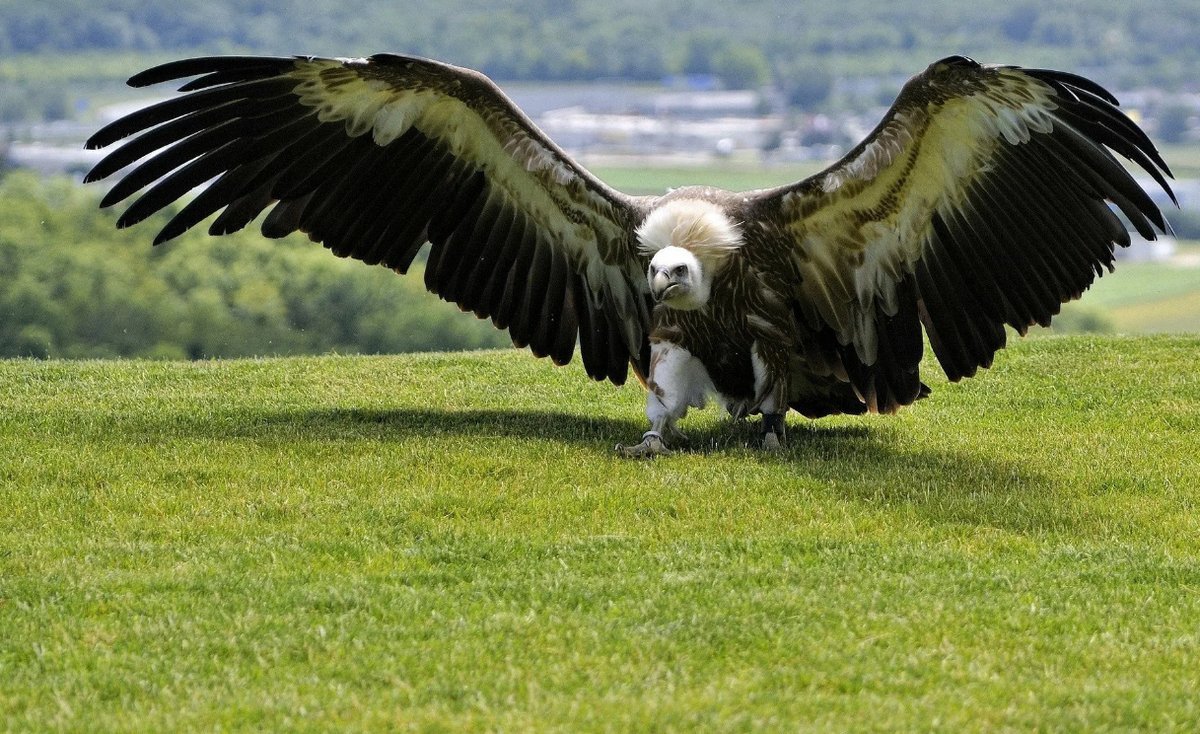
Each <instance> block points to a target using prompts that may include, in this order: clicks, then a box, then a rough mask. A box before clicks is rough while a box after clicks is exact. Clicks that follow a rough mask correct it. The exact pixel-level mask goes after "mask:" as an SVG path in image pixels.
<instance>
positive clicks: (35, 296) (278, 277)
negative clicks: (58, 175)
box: [0, 172, 509, 359]
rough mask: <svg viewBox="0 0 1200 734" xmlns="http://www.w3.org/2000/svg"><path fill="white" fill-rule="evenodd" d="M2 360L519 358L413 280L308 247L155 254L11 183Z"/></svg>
mask: <svg viewBox="0 0 1200 734" xmlns="http://www.w3.org/2000/svg"><path fill="white" fill-rule="evenodd" d="M0 202H2V203H3V216H2V217H0V274H2V277H0V357H17V356H21V357H67V358H82V357H117V356H121V357H152V358H170V359H183V358H190V359H196V358H207V357H239V356H255V355H288V354H320V353H327V352H331V351H336V352H343V353H392V352H405V351H425V350H457V349H472V348H484V347H496V346H503V345H507V344H509V341H508V338H507V335H506V334H505V333H503V332H500V331H498V330H496V329H494V328H493V327H492V326H491V324H490V323H489V322H486V321H480V320H478V319H476V318H475V317H474V316H473V315H469V314H463V313H459V312H458V309H457V308H456V307H455V306H453V305H452V304H448V303H444V302H442V301H440V300H438V299H437V298H436V297H435V296H433V295H432V294H429V293H427V292H425V290H424V286H423V284H422V279H421V272H420V269H419V268H417V267H414V269H413V271H412V272H410V273H409V274H408V275H407V276H405V277H399V276H397V275H396V274H395V273H393V272H391V271H390V270H387V269H385V268H381V267H369V266H367V265H364V264H362V263H360V262H357V261H352V260H343V259H340V258H337V257H334V256H332V255H331V254H329V253H328V252H327V251H325V249H324V248H323V247H321V246H319V245H316V244H313V243H312V242H309V241H308V240H307V239H305V238H302V237H293V238H289V239H286V240H281V241H270V240H265V239H263V238H262V236H261V235H259V234H258V232H257V231H256V230H253V229H250V230H248V231H244V232H239V233H236V234H234V235H230V236H227V237H220V238H211V237H207V236H206V235H205V234H204V233H203V232H189V233H187V234H186V235H184V236H183V237H181V238H180V239H179V240H176V241H172V242H171V243H169V244H166V245H163V246H161V247H157V248H152V247H150V245H149V242H150V240H151V238H152V235H153V232H154V231H157V228H158V227H160V226H162V224H164V223H165V218H164V217H165V216H166V214H164V215H160V216H159V217H157V218H156V219H154V220H152V221H151V222H148V223H146V224H145V225H141V226H139V227H137V228H135V229H133V230H132V231H126V232H122V231H119V230H117V229H116V228H115V215H114V214H112V213H110V212H102V211H100V210H99V209H98V208H97V198H96V196H95V192H94V191H91V190H84V189H82V188H81V187H80V186H78V185H77V184H75V183H74V182H72V181H70V180H68V179H58V180H53V181H44V180H41V179H39V178H37V177H36V176H33V175H31V174H27V173H21V172H14V173H10V174H8V175H7V176H4V178H2V179H0Z"/></svg>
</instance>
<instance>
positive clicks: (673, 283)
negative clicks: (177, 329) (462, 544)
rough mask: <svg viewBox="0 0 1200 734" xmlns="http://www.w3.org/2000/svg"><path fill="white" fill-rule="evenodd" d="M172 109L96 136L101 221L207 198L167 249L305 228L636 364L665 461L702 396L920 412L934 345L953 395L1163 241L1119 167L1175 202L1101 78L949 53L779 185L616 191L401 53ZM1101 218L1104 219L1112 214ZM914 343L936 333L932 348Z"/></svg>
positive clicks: (228, 63) (140, 77) (223, 92)
mask: <svg viewBox="0 0 1200 734" xmlns="http://www.w3.org/2000/svg"><path fill="white" fill-rule="evenodd" d="M181 79H190V81H188V82H187V83H185V84H184V85H183V86H182V87H181V88H180V90H179V91H180V92H182V93H183V94H182V96H177V97H173V98H171V99H169V100H168V101H165V102H161V103H159V104H155V105H153V106H150V107H147V108H145V109H142V110H140V111H138V112H134V113H132V114H130V115H128V116H126V117H124V118H122V119H120V120H117V121H116V122H113V123H112V124H110V125H108V126H106V127H104V128H103V129H101V130H100V131H98V132H97V133H96V134H95V135H94V136H93V137H92V138H91V139H90V140H89V141H88V146H89V147H90V148H100V147H104V146H107V145H110V144H112V143H114V142H116V141H118V140H120V139H123V138H126V137H129V136H135V135H136V137H133V138H132V139H131V140H129V141H127V142H125V143H124V144H123V145H121V146H120V147H119V148H116V149H115V150H114V151H113V152H111V153H110V154H109V155H108V156H107V157H105V158H104V159H103V160H102V161H101V162H100V163H99V164H97V165H96V167H95V168H94V169H93V170H92V171H91V173H90V174H89V175H88V180H89V181H95V180H98V179H103V178H105V177H107V176H110V175H112V174H114V173H117V172H119V171H122V170H124V169H126V168H127V167H129V166H131V165H132V164H135V163H136V164H138V165H136V167H134V168H132V169H131V170H129V172H128V173H125V174H124V176H123V177H122V178H121V179H120V181H119V182H118V183H116V185H114V186H113V187H112V188H111V189H110V190H109V191H108V193H107V195H106V196H105V197H104V200H103V202H102V205H103V206H110V205H113V204H116V203H118V202H121V201H123V200H125V199H127V198H128V197H130V196H131V195H133V194H136V193H138V192H139V191H143V190H144V192H143V193H141V195H140V197H139V198H137V200H136V201H134V202H133V203H132V204H131V205H130V206H129V207H128V208H127V209H126V210H125V211H124V212H123V214H122V215H121V217H120V219H119V220H118V225H119V226H122V227H125V226H129V225H132V224H134V223H136V222H139V221H141V220H143V219H145V218H146V217H148V216H150V215H151V214H153V213H155V212H157V211H159V210H160V209H162V208H164V207H165V206H167V205H168V204H171V203H172V202H174V201H176V200H178V199H181V198H185V197H187V196H188V194H189V192H192V191H193V190H195V189H196V188H197V187H200V186H202V185H203V184H206V183H207V186H205V187H204V188H202V189H201V190H200V191H199V193H197V194H196V195H195V196H194V197H191V198H188V200H187V203H186V205H184V206H182V208H180V209H179V210H178V211H177V213H176V214H175V215H174V216H173V217H172V218H171V219H170V221H169V222H168V223H167V224H166V226H165V227H164V228H163V229H162V231H161V232H159V234H158V237H157V239H156V240H155V244H158V243H161V242H164V241H166V240H169V239H171V238H173V237H176V236H177V235H179V234H180V233H182V232H184V231H185V230H187V229H188V228H190V227H192V226H194V225H196V224H198V223H200V222H201V221H203V220H205V219H206V218H208V217H209V216H211V215H213V214H217V213H218V212H219V215H218V216H216V218H215V220H214V221H213V222H212V224H211V226H210V228H209V232H210V233H212V234H214V235H220V234H226V233H229V232H233V231H236V230H239V229H241V228H243V227H245V226H246V225H247V224H249V223H250V222H251V221H253V220H254V219H255V218H257V217H258V216H259V215H260V214H261V213H262V212H263V211H264V210H266V209H268V208H270V211H269V213H268V214H267V215H266V216H265V217H264V218H263V220H262V225H261V226H262V232H263V234H264V235H266V236H267V237H282V236H284V235H287V234H289V233H292V232H296V231H300V232H303V233H305V234H307V235H308V237H309V238H311V239H312V240H313V241H315V242H319V243H322V244H324V245H325V247H327V248H329V249H330V250H332V251H333V252H334V253H335V254H337V255H340V256H343V257H346V256H348V257H353V258H356V259H358V260H362V261H363V262H366V263H369V264H377V265H383V266H386V267H388V268H392V269H394V270H395V271H397V272H399V273H404V272H406V271H407V270H408V268H409V267H410V266H411V265H412V263H413V259H414V258H415V257H416V255H417V253H418V251H419V250H421V248H422V247H423V246H424V245H425V244H426V243H427V242H428V243H431V247H430V249H429V252H428V260H427V262H426V265H425V284H426V286H427V287H428V288H429V290H431V291H433V292H435V293H437V294H438V295H439V296H441V297H442V298H444V299H446V300H448V301H453V302H455V303H457V304H458V306H459V307H460V308H462V309H464V310H468V311H473V312H475V313H476V314H477V315H478V316H479V317H480V318H490V319H491V320H492V322H493V323H494V324H495V325H496V327H498V328H501V329H507V330H508V331H509V334H510V335H511V337H512V340H513V342H514V343H515V344H517V345H518V346H528V347H529V348H530V349H531V350H532V351H533V353H534V354H536V355H538V356H549V357H550V358H551V359H553V360H554V362H556V363H558V364H563V363H565V362H567V361H569V360H570V359H571V357H572V354H573V353H574V350H575V346H576V344H577V343H578V345H579V351H580V353H581V354H582V357H583V365H584V368H585V370H586V372H587V374H588V375H589V376H591V377H592V378H594V379H596V380H605V379H607V380H610V381H611V382H613V383H616V384H622V383H623V382H624V381H625V379H626V377H627V375H628V370H629V368H630V367H632V369H633V372H634V373H635V374H636V375H637V377H638V378H639V379H640V380H642V382H644V384H645V385H646V387H647V388H648V390H647V398H646V416H647V418H648V419H649V422H650V430H649V431H647V432H646V433H645V435H644V436H643V437H642V441H641V442H640V443H638V444H636V445H632V446H628V447H621V446H618V449H619V450H620V451H622V453H624V454H625V455H628V456H652V455H655V454H659V453H663V452H667V451H669V450H670V448H671V446H673V445H675V444H676V443H677V442H678V441H680V440H682V436H681V434H680V433H679V432H678V429H677V428H676V422H677V421H678V420H679V419H680V418H682V417H683V416H684V415H685V414H686V412H687V410H688V408H689V407H693V406H695V407H701V406H703V405H704V404H705V402H706V399H707V398H709V397H715V398H716V399H717V400H718V401H719V402H720V403H721V404H722V405H723V406H724V407H725V408H726V409H727V410H728V411H729V412H730V413H731V414H732V415H733V416H735V417H742V416H747V415H753V414H762V431H763V433H762V445H763V446H764V447H765V448H769V449H773V448H777V447H778V446H779V445H780V441H781V439H782V438H783V435H784V415H785V414H786V413H787V411H788V410H789V409H793V410H796V411H797V412H799V413H801V414H803V415H805V416H808V417H810V418H816V417H820V416H825V415H829V414H835V413H865V412H868V411H869V412H879V413H891V412H894V411H895V410H897V409H898V408H900V407H902V406H905V405H908V404H910V403H912V402H914V401H915V400H917V399H918V398H922V397H924V396H925V395H927V394H928V392H929V389H928V387H926V386H925V385H924V384H923V383H922V382H921V379H920V375H919V372H918V368H919V365H920V362H921V357H922V352H923V350H924V343H925V337H928V340H929V344H930V346H931V347H932V349H933V352H934V354H935V355H936V356H937V359H938V361H939V362H940V364H941V367H942V369H943V370H944V371H945V373H946V375H947V376H948V377H949V378H950V379H951V380H958V379H960V378H963V377H967V376H971V375H974V374H975V372H976V370H977V369H978V368H979V367H987V366H989V365H990V364H991V362H992V357H993V355H994V353H995V352H996V351H997V350H998V349H1000V348H1001V347H1003V346H1004V344H1005V335H1006V331H1005V325H1007V326H1010V327H1012V328H1014V329H1016V330H1017V331H1018V332H1020V333H1022V334H1023V333H1025V331H1026V330H1027V329H1028V328H1029V327H1030V326H1032V325H1034V324H1042V325H1046V324H1049V323H1050V319H1051V317H1052V316H1053V315H1054V314H1056V313H1057V312H1058V310H1059V307H1060V304H1062V303H1063V302H1065V301H1067V300H1070V299H1073V298H1077V297H1079V296H1080V294H1081V293H1082V292H1083V291H1084V290H1085V289H1086V288H1087V287H1088V286H1089V285H1090V284H1091V283H1092V281H1093V279H1094V278H1095V277H1096V276H1097V275H1100V274H1101V273H1102V271H1103V270H1104V269H1105V268H1107V269H1109V270H1111V269H1112V266H1113V253H1114V245H1120V246H1128V245H1129V242H1130V237H1129V233H1128V232H1127V229H1126V226H1125V224H1124V223H1123V222H1122V219H1121V218H1120V217H1119V216H1118V215H1117V214H1116V213H1115V212H1114V210H1113V208H1112V207H1115V209H1116V210H1119V211H1120V212H1121V213H1122V214H1123V215H1124V217H1125V219H1126V220H1127V221H1128V222H1129V223H1131V224H1132V227H1133V228H1134V229H1135V230H1137V232H1138V233H1140V234H1141V235H1142V236H1143V237H1145V238H1147V239H1154V238H1155V234H1156V230H1158V231H1161V232H1168V231H1169V225H1167V223H1166V221H1165V220H1164V219H1163V216H1162V213H1161V212H1160V211H1159V209H1158V207H1157V206H1156V205H1155V204H1154V202H1153V201H1152V200H1151V198H1150V197H1149V196H1148V195H1147V193H1146V192H1145V191H1144V190H1143V189H1142V187H1141V186H1139V185H1138V183H1137V182H1136V181H1135V180H1134V179H1133V178H1132V177H1131V175H1130V174H1129V173H1128V172H1127V171H1126V169H1125V167H1124V166H1123V165H1122V164H1121V163H1120V162H1119V161H1118V160H1117V159H1116V158H1115V157H1114V155H1113V153H1114V152H1115V153H1117V154H1119V155H1122V156H1124V157H1125V158H1127V159H1130V160H1131V161H1133V162H1134V163H1136V164H1138V165H1139V166H1140V167H1141V168H1142V169H1144V170H1145V171H1146V172H1147V173H1149V174H1150V175H1151V176H1152V177H1153V178H1154V180H1155V181H1157V183H1158V184H1159V185H1160V186H1162V188H1163V189H1164V190H1165V191H1166V192H1167V193H1168V195H1170V196H1171V198H1172V200H1174V195H1173V194H1172V193H1171V190H1170V187H1169V185H1168V183H1167V181H1166V176H1170V175H1171V174H1170V171H1169V169H1168V167H1167V165H1166V163H1165V162H1164V161H1163V159H1162V157H1161V156H1160V155H1159V153H1158V152H1157V151H1156V149H1155V147H1154V145H1153V144H1152V143H1151V141H1150V140H1149V139H1148V137H1147V136H1146V134H1145V133H1144V132H1143V131H1142V130H1141V129H1139V128H1138V127H1137V126H1136V125H1135V124H1134V123H1133V122H1132V121H1131V120H1130V119H1129V118H1128V117H1126V116H1125V115H1124V114H1123V113H1122V112H1121V111H1119V109H1118V108H1117V100H1116V99H1115V98H1114V97H1113V96H1112V95H1111V94H1109V93H1108V92H1107V91H1105V90H1104V89H1103V88H1102V87H1100V86H1099V85H1097V84H1096V83H1094V82H1092V81H1089V80H1087V79H1085V78H1082V77H1079V76H1076V75H1073V74H1068V73H1064V72H1059V71H1050V70H1045V69H1025V68H1019V67H1015V66H993V65H982V64H979V63H976V62H975V61H973V60H971V59H969V58H966V57H962V56H954V57H950V58H946V59H943V60H941V61H938V62H936V63H934V64H932V65H931V66H929V67H928V68H927V69H926V70H925V71H924V72H922V73H921V74H919V75H917V76H916V77H914V78H913V79H911V80H910V81H909V82H908V83H907V84H906V85H905V86H904V88H903V90H902V91H901V92H900V96H899V97H898V98H897V100H896V102H895V104H894V105H893V106H892V108H891V109H890V110H889V111H888V112H887V114H886V116H885V117H884V118H883V120H882V121H881V122H880V123H879V125H878V127H876V128H875V130H874V131H873V132H872V133H871V134H870V135H869V136H868V137H867V138H866V139H865V140H864V141H862V143H860V144H859V145H858V146H857V147H855V148H854V149H853V150H851V151H850V152H849V153H848V154H847V155H846V156H845V157H844V158H842V159H841V160H840V161H838V162H836V163H834V164H833V165H832V166H830V167H829V168H828V169H826V170H825V171H823V172H821V173H819V174H817V175H815V176H812V177H811V178H808V179H805V180H803V181H800V182H798V183H795V184H792V185H788V186H782V187H779V188H772V189H764V190H758V191H747V192H730V191H723V190H719V189H716V188H710V187H684V188H679V189H674V190H672V191H670V192H669V193H667V194H665V195H662V196H629V195H626V194H623V193H621V192H619V191H616V190H614V189H613V188H611V187H609V186H607V185H606V184H604V183H603V182H602V181H600V180H598V179H597V178H596V177H595V176H593V175H592V174H590V173H589V172H588V171H587V170H585V169H584V168H583V167H582V166H580V165H579V164H578V163H577V162H575V161H574V160H572V159H571V157H570V156H568V155H567V154H566V153H565V152H564V151H563V150H562V149H561V148H559V147H558V146H557V145H555V144H554V143H553V142H552V141H551V140H550V139H548V138H547V137H546V136H545V135H544V134H543V133H542V132H541V131H539V130H538V129H537V128H536V127H535V126H534V124H533V123H532V122H531V121H530V120H529V119H528V118H527V117H526V116H525V115H524V114H523V113H522V112H521V111H520V110H519V109H518V108H517V107H516V106H515V105H514V104H513V103H512V102H511V101H510V100H509V99H508V98H507V97H506V96H505V95H504V94H503V93H502V92H501V90H500V89H499V88H498V87H497V86H496V85H495V84H494V83H493V82H491V81H490V80H489V79H488V78H487V77H485V76H483V75H482V74H479V73H477V72H474V71H471V70H469V69H463V68H458V67H455V66H451V65H448V64H444V63H440V62H436V61H431V60H427V59H420V58H414V57H408V56H398V55H390V54H381V55H376V56H372V57H370V58H360V59H332V58H312V57H296V58H260V57H213V58H198V59H188V60H182V61H176V62H172V63H168V64H164V65H161V66H157V67H155V68H152V69H149V70H147V71H144V72H142V73H140V74H137V75H136V76H134V77H133V78H132V79H130V82H129V83H130V84H131V85H132V86H136V87H142V86H147V85H151V84H157V83H161V82H166V81H171V80H181ZM1110 204H1111V205H1112V207H1110ZM922 330H923V331H924V334H923V333H922Z"/></svg>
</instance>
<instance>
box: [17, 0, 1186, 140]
mask: <svg viewBox="0 0 1200 734" xmlns="http://www.w3.org/2000/svg"><path fill="white" fill-rule="evenodd" d="M1198 28H1200V4H1197V3H1194V2H1178V1H1177V2H1160V1H1156V0H1093V1H1090V2H1061V1H1060V2H1034V1H1033V0H1020V1H1018V2H1016V3H981V2H968V3H962V2H957V1H953V2H952V1H950V0H897V1H896V2H892V3H887V4H880V3H876V2H872V1H870V0H846V1H845V2H839V3H824V2H812V1H806V2H796V3H781V2H748V3H737V4H730V3H726V2H718V1H717V0H698V1H697V2H687V3H684V2H678V1H677V0H651V1H650V2H640V1H639V2H634V1H633V0H613V1H612V2H606V3H585V2H573V1H572V2H548V1H547V0H521V1H519V2H516V3H509V4H507V5H506V6H505V7H502V8H500V7H497V6H496V5H495V4H493V3H488V2H481V1H480V0H437V1H436V2H435V1H433V0H416V1H415V2H405V3H391V2H380V1H378V0H349V1H347V2H341V3H322V2H315V1H314V0H285V1H284V2H277V3H261V2H251V0H177V2H173V3H170V4H169V5H162V4H155V3H144V2H141V1H140V0H99V1H98V2H82V1H81V0H40V1H39V2H36V3H31V2H17V1H16V0H0V99H2V100H4V102H3V103H0V119H5V118H6V119H13V118H14V112H13V110H12V108H13V107H14V106H16V105H18V101H20V103H22V104H24V103H29V102H30V101H31V100H32V102H34V103H40V104H41V105H42V106H43V107H45V106H50V107H53V106H54V105H55V104H57V105H58V107H59V108H60V109H58V110H57V111H63V110H61V107H63V106H64V102H63V101H62V100H61V99H59V98H54V99H50V100H47V99H45V98H44V96H45V94H46V88H45V85H43V84H40V83H37V82H38V77H41V76H43V75H48V76H50V77H53V78H56V79H57V81H60V82H61V81H64V78H74V79H76V80H79V79H91V80H94V79H96V78H97V77H104V76H111V77H112V78H114V79H116V78H120V77H124V76H125V75H126V74H127V73H128V68H129V66H130V65H131V64H125V65H117V66H113V65H106V64H104V63H96V61H95V60H96V58H97V56H96V55H97V54H98V53H103V54H110V53H117V52H121V53H126V54H130V53H132V54H141V55H155V56H157V55H178V54H180V53H195V52H236V51H253V52H265V53H323V54H339V55H347V54H365V53H370V52H374V51H380V50H398V51H406V52H413V53H418V54H424V55H428V56H434V57H438V58H444V59H450V60H453V61H455V62H457V63H461V64H465V65H469V66H473V67H477V68H482V69H484V70H485V71H487V72H488V73H490V74H492V75H493V76H495V77H497V78H499V79H503V80H515V79H559V80H561V79H572V80H578V79H596V78H604V77H620V78H628V79H641V80H657V79H660V78H662V77H663V76H664V75H668V74H678V73H699V74H713V75H716V77H718V78H719V79H721V80H723V81H724V82H725V83H726V84H727V85H729V86H743V85H756V84H761V83H765V82H774V83H776V84H777V85H779V86H780V87H781V88H782V89H783V90H784V91H785V92H787V93H788V95H789V96H791V97H792V98H793V99H794V100H796V101H798V102H805V101H813V102H816V101H820V100H821V99H822V98H823V96H824V95H825V94H826V93H827V91H828V87H829V83H830V79H831V78H833V77H857V76H863V75H892V74H911V73H913V72H915V71H917V70H919V69H920V68H921V67H923V66H924V64H926V63H928V62H929V61H932V60H934V59H936V58H939V57H941V56H944V55H946V54H949V53H967V54H970V55H973V56H975V57H977V58H980V59H984V60H996V61H1006V62H1007V61H1012V62H1015V63H1021V64H1025V65H1032V64H1046V65H1054V66H1058V67H1067V68H1072V69H1077V70H1083V71H1086V72H1087V73H1089V74H1091V75H1093V76H1095V77H1097V78H1098V79H1099V80H1100V81H1102V82H1104V83H1106V84H1109V85H1112V86H1116V87H1118V88H1129V87H1133V86H1141V85H1144V84H1152V85H1155V86H1158V87H1161V88H1179V87H1182V86H1187V85H1189V84H1193V83H1194V74H1193V71H1192V70H1194V69H1195V68H1197V64H1198V61H1200V44H1197V43H1195V40H1194V36H1195V34H1196V29H1198ZM81 54H82V55H86V62H85V63H80V64H77V65H71V64H70V62H69V59H71V58H73V57H77V56H79V55H81ZM64 59H67V61H64ZM64 63H65V64H66V66H64ZM56 100H57V101H56Z"/></svg>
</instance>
